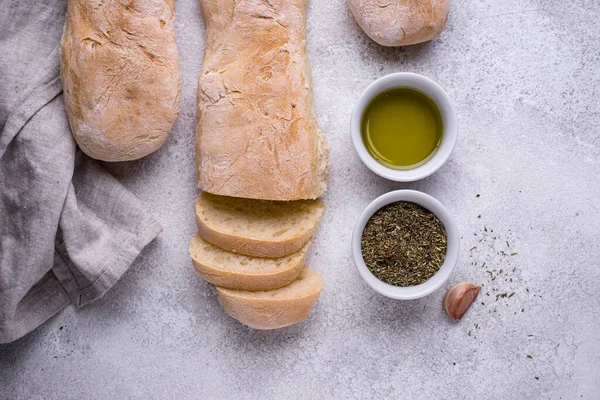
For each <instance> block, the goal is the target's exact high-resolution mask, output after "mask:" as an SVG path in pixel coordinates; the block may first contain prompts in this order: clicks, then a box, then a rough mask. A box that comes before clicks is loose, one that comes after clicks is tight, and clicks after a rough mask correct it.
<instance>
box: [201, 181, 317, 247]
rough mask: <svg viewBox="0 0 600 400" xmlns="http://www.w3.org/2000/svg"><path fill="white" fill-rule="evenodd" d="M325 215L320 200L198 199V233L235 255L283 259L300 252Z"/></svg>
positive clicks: (218, 197)
mask: <svg viewBox="0 0 600 400" xmlns="http://www.w3.org/2000/svg"><path fill="white" fill-rule="evenodd" d="M324 213H325V205H324V204H323V203H321V202H319V201H317V200H298V201H290V202H280V201H268V200H251V199H241V198H234V197H226V196H216V195H213V194H210V193H206V192H203V193H202V194H201V195H200V196H199V197H198V200H196V222H197V224H198V233H199V234H200V235H201V236H202V237H203V238H204V239H205V240H206V241H208V242H210V243H212V244H214V245H215V246H218V247H220V248H222V249H225V250H228V251H231V252H233V253H239V254H244V255H247V256H252V257H266V258H281V257H285V256H287V255H290V254H293V253H296V252H298V251H300V249H301V248H302V247H304V245H305V244H306V243H308V242H309V240H310V239H311V238H312V237H313V235H314V233H315V230H316V229H317V226H318V225H319V222H321V219H322V218H323V215H324Z"/></svg>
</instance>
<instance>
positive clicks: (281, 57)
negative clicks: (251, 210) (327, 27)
mask: <svg viewBox="0 0 600 400" xmlns="http://www.w3.org/2000/svg"><path fill="white" fill-rule="evenodd" d="M200 5H201V8H202V13H203V15H204V21H205V23H206V32H207V39H206V45H205V50H204V62H203V64H202V71H201V73H200V78H199V83H198V123H197V172H198V173H197V176H198V186H199V187H200V189H202V190H203V191H207V192H210V193H213V194H218V195H224V196H233V197H244V198H253V199H266V200H299V199H316V198H318V197H320V196H322V195H323V193H324V192H325V187H326V179H327V169H328V167H327V163H328V157H329V149H328V147H327V144H326V143H325V140H324V138H323V136H322V134H321V132H320V130H319V127H318V125H317V120H316V115H315V112H314V105H313V93H312V82H311V71H310V66H309V62H308V57H307V54H306V6H307V1H306V0H271V1H254V0H238V1H234V0H200Z"/></svg>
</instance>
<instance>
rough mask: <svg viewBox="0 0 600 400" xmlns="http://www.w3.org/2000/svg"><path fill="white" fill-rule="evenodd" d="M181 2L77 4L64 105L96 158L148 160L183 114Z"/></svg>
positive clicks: (67, 42)
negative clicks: (178, 38)
mask: <svg viewBox="0 0 600 400" xmlns="http://www.w3.org/2000/svg"><path fill="white" fill-rule="evenodd" d="M173 18H174V5H173V0H131V1H129V2H123V1H117V0H104V1H100V0H91V1H90V0H69V1H68V11H67V20H66V23H65V28H64V32H63V36H62V44H61V79H62V84H63V91H64V96H63V97H64V102H65V109H66V112H67V116H68V118H69V123H70V125H71V130H72V132H73V136H74V137H75V140H76V141H77V144H78V145H79V147H80V148H81V149H82V150H83V151H84V152H85V153H86V154H87V155H89V156H90V157H93V158H96V159H99V160H105V161H125V160H134V159H137V158H141V157H143V156H145V155H147V154H149V153H152V152H153V151H156V150H157V149H159V148H160V147H161V146H162V145H163V143H164V142H165V141H166V139H167V137H168V135H169V133H170V131H171V128H172V126H173V123H174V122H175V119H176V118H177V115H178V113H179V94H180V79H179V60H178V57H177V45H176V43H175V30H174V26H173Z"/></svg>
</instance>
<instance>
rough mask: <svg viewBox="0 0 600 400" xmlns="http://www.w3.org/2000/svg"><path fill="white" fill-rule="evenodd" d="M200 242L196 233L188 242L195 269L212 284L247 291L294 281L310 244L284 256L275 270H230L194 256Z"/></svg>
mask: <svg viewBox="0 0 600 400" xmlns="http://www.w3.org/2000/svg"><path fill="white" fill-rule="evenodd" d="M201 242H202V239H201V237H200V235H198V234H197V235H196V236H194V238H192V241H191V243H190V255H191V256H192V262H193V264H194V268H196V271H198V273H199V274H200V275H201V276H202V277H203V278H204V279H205V280H206V281H207V282H209V283H212V284H213V285H216V286H221V287H224V288H227V289H236V290H247V291H261V290H272V289H278V288H280V287H283V286H285V285H288V284H289V283H291V282H292V281H294V279H296V278H297V277H298V275H299V274H300V271H302V269H303V268H304V264H305V262H306V255H307V253H308V248H309V246H310V245H309V244H306V245H305V246H304V247H303V248H301V249H300V251H299V252H298V253H294V254H291V255H290V256H288V257H286V260H282V262H281V267H280V268H278V269H277V270H269V271H260V270H256V271H254V272H250V271H232V270H231V269H226V268H222V267H220V266H219V265H214V264H211V263H207V262H204V260H202V258H201V257H197V256H195V254H197V252H198V251H201V250H200V249H198V248H197V247H199V243H201ZM242 257H244V256H242ZM249 262H250V263H252V260H249Z"/></svg>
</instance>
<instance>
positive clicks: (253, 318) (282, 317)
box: [217, 267, 323, 329]
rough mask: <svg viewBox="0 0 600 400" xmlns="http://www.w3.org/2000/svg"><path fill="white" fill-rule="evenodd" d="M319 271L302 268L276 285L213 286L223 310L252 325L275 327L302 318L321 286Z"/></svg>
mask: <svg viewBox="0 0 600 400" xmlns="http://www.w3.org/2000/svg"><path fill="white" fill-rule="evenodd" d="M322 288H323V279H322V278H321V275H319V274H317V273H316V272H313V271H311V270H310V269H309V268H308V267H306V268H304V269H303V270H302V272H301V273H300V275H299V276H298V278H297V279H296V280H295V281H294V282H292V283H291V284H289V285H287V286H284V287H282V288H280V289H275V290H269V291H265V292H248V291H243V290H231V289H225V288H220V287H217V293H218V295H219V301H220V302H221V304H222V305H223V308H225V311H226V312H227V314H229V315H230V316H231V317H233V318H235V319H237V320H238V321H240V322H241V323H242V324H244V325H247V326H249V327H251V328H254V329H277V328H283V327H284V326H288V325H293V324H297V323H299V322H301V321H303V320H305V319H306V317H307V316H308V314H309V312H310V310H311V308H312V306H313V305H314V304H315V302H316V301H317V299H318V298H319V295H320V294H321V289H322Z"/></svg>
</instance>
